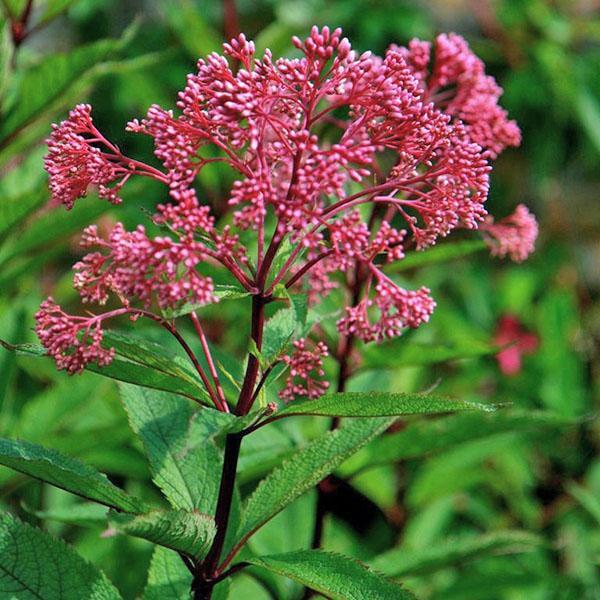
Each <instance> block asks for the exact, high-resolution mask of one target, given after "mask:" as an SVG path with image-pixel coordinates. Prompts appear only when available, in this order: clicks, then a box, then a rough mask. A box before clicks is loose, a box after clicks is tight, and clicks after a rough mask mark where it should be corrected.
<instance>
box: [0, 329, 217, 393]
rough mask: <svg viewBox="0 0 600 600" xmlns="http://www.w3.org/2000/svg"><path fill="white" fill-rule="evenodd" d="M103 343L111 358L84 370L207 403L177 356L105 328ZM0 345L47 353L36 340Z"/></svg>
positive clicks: (28, 353) (25, 353) (28, 352)
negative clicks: (157, 350)
mask: <svg viewBox="0 0 600 600" xmlns="http://www.w3.org/2000/svg"><path fill="white" fill-rule="evenodd" d="M113 342H114V345H113ZM104 345H105V346H107V347H114V348H115V351H116V353H115V357H114V358H113V360H112V361H111V362H110V364H108V365H106V366H104V367H99V366H98V365H97V364H95V363H88V364H87V365H86V366H85V369H86V371H91V372H92V373H97V374H98V375H102V376H104V377H108V378H109V379H115V380H117V381H122V382H125V383H132V384H136V385H139V386H143V387H148V388H152V389H156V390H163V391H169V392H173V393H176V394H181V395H182V396H186V397H187V398H191V399H194V400H196V401H199V402H204V403H205V404H210V403H211V402H210V399H209V397H208V394H207V393H206V391H205V390H204V388H202V387H200V385H199V384H198V383H197V382H196V381H194V380H193V379H192V376H191V371H189V370H188V369H187V365H185V363H184V362H183V361H182V360H180V358H179V357H177V356H172V358H171V361H169V359H168V358H167V357H166V356H167V355H166V354H163V355H160V354H158V353H153V352H152V351H151V348H152V347H153V346H154V345H152V344H150V343H149V342H145V341H143V340H139V339H136V338H127V337H125V336H121V335H119V334H116V333H114V332H111V331H106V332H105V336H104ZM0 346H2V347H4V348H5V349H6V350H10V351H12V352H16V353H17V354H21V355H23V356H29V357H30V358H46V357H47V356H46V352H45V350H44V348H43V346H41V345H39V344H10V343H9V342H6V341H4V340H2V339H0ZM159 348H160V347H159ZM163 352H164V351H163Z"/></svg>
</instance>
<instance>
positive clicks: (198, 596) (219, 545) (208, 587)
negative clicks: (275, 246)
mask: <svg viewBox="0 0 600 600" xmlns="http://www.w3.org/2000/svg"><path fill="white" fill-rule="evenodd" d="M266 302H267V301H266V300H265V298H264V296H263V295H262V294H257V295H255V296H253V297H252V325H251V332H250V333H251V336H252V339H253V340H254V343H255V344H256V346H257V348H259V349H260V348H261V345H262V336H263V329H264V324H265V303H266ZM258 371H259V363H258V359H257V358H256V357H255V356H254V355H253V354H250V355H249V356H248V365H247V367H246V374H245V376H244V382H243V384H242V389H241V391H240V395H239V398H238V403H237V406H236V408H235V414H236V415H239V416H242V415H245V414H247V413H248V411H249V410H250V408H251V407H252V399H253V391H254V385H255V383H256V378H257V376H258ZM242 437H243V436H242V434H240V433H235V434H229V435H228V436H227V438H226V440H225V456H224V458H223V470H222V472H221V484H220V487H219V497H218V499H217V509H216V512H215V523H216V525H217V533H216V535H215V539H214V540H213V543H212V546H211V548H210V550H209V552H208V554H207V556H206V558H205V559H204V561H203V562H202V563H200V564H199V565H198V567H197V571H196V576H195V578H194V582H193V584H192V589H193V591H194V600H210V598H211V596H212V592H213V588H214V586H215V585H216V581H215V579H216V578H217V577H218V567H219V560H220V559H221V553H222V551H223V546H224V544H225V537H226V535H227V525H228V523H229V515H230V513H231V502H232V499H233V492H234V490H235V476H236V471H237V463H238V458H239V455H240V447H241V444H242Z"/></svg>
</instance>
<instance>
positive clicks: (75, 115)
mask: <svg viewBox="0 0 600 600" xmlns="http://www.w3.org/2000/svg"><path fill="white" fill-rule="evenodd" d="M91 111H92V107H91V106H90V105H89V104H79V105H78V106H76V107H75V108H74V109H73V110H72V111H71V112H70V113H69V118H68V119H66V120H65V121H63V122H62V123H61V124H60V125H54V126H53V131H52V134H51V135H50V138H49V139H48V141H47V144H48V154H47V155H46V158H45V166H46V171H48V174H49V175H50V190H51V191H52V199H53V201H54V202H56V203H57V204H59V203H60V204H64V205H65V206H66V207H67V208H72V207H73V204H74V203H75V200H77V199H78V198H82V197H83V196H85V195H86V194H87V191H88V188H89V187H90V185H97V186H99V189H100V196H101V197H104V198H106V199H107V200H109V201H110V202H112V203H113V204H118V203H119V202H120V201H121V199H120V198H119V196H118V193H117V192H118V190H117V189H111V188H109V187H108V184H109V183H112V182H113V181H115V180H116V179H117V178H118V177H119V170H118V169H117V167H116V166H115V165H114V164H113V163H112V162H110V161H109V160H108V159H107V158H106V157H105V155H104V153H103V152H102V151H101V150H100V149H99V148H98V147H96V146H94V145H92V143H90V142H89V141H88V138H86V137H84V136H85V135H88V136H93V135H94V132H95V128H94V125H93V123H92V117H91Z"/></svg>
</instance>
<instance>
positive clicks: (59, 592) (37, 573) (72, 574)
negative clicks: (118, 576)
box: [0, 513, 121, 600]
mask: <svg viewBox="0 0 600 600" xmlns="http://www.w3.org/2000/svg"><path fill="white" fill-rule="evenodd" d="M0 597H4V598H22V599H26V598H36V599H42V600H81V599H82V598H86V599H89V600H117V599H119V598H121V596H120V594H119V592H118V591H117V589H116V588H115V587H114V586H113V585H112V583H110V581H109V580H108V579H107V578H106V576H105V575H104V574H103V573H102V572H101V571H99V570H98V569H97V568H96V567H94V566H92V565H91V564H90V563H88V562H87V561H85V560H84V559H83V558H82V557H81V556H79V555H78V554H77V553H76V552H75V551H74V550H72V549H71V548H69V547H68V546H67V545H66V544H65V543H64V542H62V541H61V540H57V539H54V538H52V537H51V536H49V535H48V534H47V533H44V532H43V531H40V530H39V529H35V528H33V527H31V526H30V525H26V524H25V523H22V522H21V521H18V520H17V519H15V518H13V517H12V516H10V515H8V514H6V513H3V514H0Z"/></svg>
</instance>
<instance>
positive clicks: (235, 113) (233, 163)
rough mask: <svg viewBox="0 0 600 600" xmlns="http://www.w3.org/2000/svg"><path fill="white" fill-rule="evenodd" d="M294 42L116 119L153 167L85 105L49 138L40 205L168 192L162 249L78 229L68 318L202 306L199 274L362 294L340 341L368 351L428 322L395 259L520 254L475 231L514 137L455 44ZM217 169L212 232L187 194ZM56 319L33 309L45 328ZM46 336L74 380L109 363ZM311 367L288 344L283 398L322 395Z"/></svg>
mask: <svg viewBox="0 0 600 600" xmlns="http://www.w3.org/2000/svg"><path fill="white" fill-rule="evenodd" d="M292 41H293V44H294V46H295V48H296V51H297V57H295V58H277V59H276V58H274V57H273V56H272V54H271V52H270V51H269V50H266V51H265V52H264V53H263V54H262V56H258V55H257V54H256V49H255V46H254V44H253V43H252V42H251V41H249V40H247V39H246V37H245V36H244V35H240V36H238V37H237V38H236V39H234V40H231V41H230V42H229V43H228V44H225V45H224V46H223V55H220V54H217V53H212V54H210V55H209V56H207V57H206V58H201V59H200V60H199V61H198V63H197V69H196V72H194V73H192V74H190V75H189V76H188V78H187V81H186V85H185V88H184V89H183V90H182V91H181V92H180V93H179V95H178V99H177V102H176V108H175V109H174V110H173V109H165V108H162V107H160V106H157V105H152V106H151V107H150V108H149V109H148V111H147V114H146V116H145V118H142V119H140V120H133V121H131V122H130V123H129V124H128V125H127V130H128V131H130V132H133V133H140V134H143V135H147V136H150V137H151V138H152V140H153V143H154V159H155V160H157V161H158V162H159V163H160V165H161V166H160V168H156V167H154V166H151V165H148V164H146V163H144V162H142V161H139V160H134V159H132V158H129V157H127V156H125V155H123V154H122V153H121V151H120V150H119V148H118V147H117V146H116V145H115V144H113V143H112V142H110V141H109V140H108V139H106V138H105V137H104V136H103V135H102V134H101V133H100V132H99V131H98V129H96V127H95V125H94V124H93V123H92V118H91V109H90V107H89V106H87V105H80V106H78V107H76V108H75V109H74V110H73V111H72V112H71V113H70V115H69V118H68V119H67V120H66V121H63V122H62V123H61V124H60V125H58V126H55V128H54V131H53V133H52V135H51V137H50V139H49V141H48V148H49V151H48V155H47V158H46V168H47V170H48V172H49V174H50V187H51V190H52V194H53V197H54V199H55V200H56V201H57V202H62V203H63V204H65V205H66V206H67V208H71V207H72V206H73V204H74V202H75V201H76V199H77V198H80V197H82V196H84V195H86V193H87V191H88V189H89V188H90V186H97V187H98V190H99V194H100V196H102V197H105V198H107V199H109V200H110V201H112V202H119V201H120V190H121V188H122V187H123V185H125V183H126V182H127V181H128V180H129V179H130V178H131V177H132V176H134V175H141V176H144V177H150V178H153V179H155V180H157V181H159V182H161V183H162V184H164V185H165V186H166V190H167V191H166V194H165V196H166V201H164V202H163V203H161V204H159V205H158V206H157V208H156V212H155V214H154V215H153V222H154V225H156V226H158V227H159V228H160V229H161V235H160V236H155V237H152V236H151V235H149V233H148V232H147V230H146V229H145V228H144V227H143V226H141V225H140V226H139V227H137V228H136V229H134V230H133V231H127V230H126V229H125V227H124V226H123V225H122V224H120V223H118V224H117V225H115V227H114V228H113V229H112V231H111V232H110V234H109V235H108V236H106V238H101V236H100V235H98V232H97V230H96V229H95V228H94V227H92V228H89V229H88V230H86V232H85V235H84V238H83V245H84V246H85V247H86V248H90V249H92V251H91V252H90V253H89V254H87V255H86V256H84V257H83V258H82V259H81V261H79V262H78V263H77V264H76V265H75V271H76V274H75V287H76V288H77V290H78V291H79V293H80V294H81V297H82V299H83V301H84V302H87V303H96V304H100V305H102V304H104V303H106V302H107V301H108V299H109V297H110V296H112V297H113V298H115V299H117V300H119V301H120V302H121V304H122V306H123V310H130V309H131V310H133V309H136V308H139V309H140V310H144V311H151V310H153V307H158V308H159V309H160V310H163V311H164V310H165V309H169V308H175V307H178V306H180V305H182V304H184V303H188V302H190V303H193V304H195V305H202V304H207V303H211V302H216V301H217V295H216V294H215V291H214V286H213V282H212V280H211V278H210V277H208V276H205V275H203V274H201V271H202V266H203V265H204V264H205V263H210V266H211V268H214V267H218V266H219V267H221V268H222V269H223V270H225V271H226V272H227V273H228V275H225V277H229V278H230V279H233V280H234V281H235V282H236V285H238V286H240V287H242V288H243V289H244V290H245V292H247V293H248V294H250V295H258V296H261V297H262V298H263V299H268V301H271V300H274V299H276V298H275V296H277V295H276V294H275V289H276V287H277V286H278V285H283V286H285V287H286V288H292V287H294V286H304V288H307V287H308V295H309V301H311V302H313V303H314V302H317V301H318V300H319V298H322V297H323V295H325V294H327V293H328V292H329V291H331V290H332V289H334V288H335V287H336V286H338V285H340V282H350V281H358V280H360V281H361V283H363V284H364V289H363V291H362V292H361V294H358V295H356V294H354V295H352V294H350V296H353V298H352V301H349V304H350V305H349V306H347V307H346V309H345V314H344V315H343V316H342V318H341V319H340V320H339V321H338V329H339V331H340V332H341V334H342V335H353V336H357V337H358V338H361V339H363V340H365V341H382V340H384V339H387V338H390V337H394V336H397V335H400V334H401V333H402V331H403V330H404V329H406V328H413V327H418V326H419V325H420V324H422V323H424V322H426V321H427V320H428V319H429V316H430V315H431V313H432V311H433V309H434V307H435V302H434V301H433V299H432V298H431V295H430V292H429V290H428V289H426V288H419V289H416V290H407V289H404V288H402V287H401V286H400V285H398V284H397V283H396V282H395V281H394V280H393V279H392V278H390V277H389V276H388V275H386V273H385V270H386V268H387V267H386V265H388V264H390V263H394V262H397V261H401V260H402V259H403V258H404V256H405V254H406V253H407V252H408V251H415V250H417V251H418V250H422V249H425V248H426V247H428V246H431V245H433V244H435V243H437V242H438V241H439V240H440V238H443V237H445V236H447V235H449V234H450V233H451V232H452V231H453V230H455V229H457V228H466V229H477V228H479V227H481V226H483V227H484V228H485V232H484V233H485V236H486V238H487V239H488V240H490V243H491V241H493V243H494V249H495V250H494V251H495V252H496V253H497V254H499V255H503V254H507V253H508V254H510V255H511V256H513V257H514V256H519V257H521V256H524V255H525V254H526V253H527V252H528V250H527V248H529V246H528V245H527V244H529V245H532V242H531V233H532V231H533V229H532V225H531V222H530V221H527V219H526V218H525V215H523V214H522V211H521V212H519V213H518V215H516V216H515V217H513V218H512V220H511V219H505V220H503V221H501V222H498V223H495V224H494V223H492V222H491V221H489V220H486V216H487V211H486V208H485V201H486V198H487V194H488V188H489V171H490V169H491V167H490V164H489V163H490V159H491V158H493V157H495V156H496V155H497V154H498V153H499V152H500V151H501V150H502V149H503V148H504V147H506V146H508V145H515V144H517V143H518V141H519V133H518V128H517V127H516V125H515V124H514V123H513V122H512V121H509V120H508V118H507V116H506V112H505V111H504V110H503V109H502V108H500V107H499V105H498V100H499V98H500V95H501V90H500V88H499V87H498V86H497V85H496V83H495V82H494V80H493V79H492V78H491V77H489V76H487V75H486V74H485V68H484V65H483V63H482V62H481V61H480V60H479V59H478V58H477V57H476V56H475V55H474V54H473V53H472V52H471V50H470V49H469V48H468V45H467V44H466V42H465V41H464V40H463V39H462V38H460V37H459V36H456V35H453V34H450V35H447V36H439V37H438V38H437V40H436V43H435V48H434V49H432V47H431V46H430V45H429V44H428V43H426V42H420V41H416V40H415V41H413V42H411V43H410V44H409V46H408V47H407V48H400V47H396V46H392V47H390V48H389V49H388V51H387V52H386V53H385V55H384V56H382V57H378V56H374V55H372V54H371V53H370V52H365V53H362V54H359V53H357V52H356V51H354V50H353V49H352V47H351V44H350V42H349V41H348V40H347V39H346V38H344V37H342V32H341V30H340V29H334V30H331V29H329V28H327V27H323V28H321V29H319V28H317V27H314V28H313V29H312V30H311V32H310V35H309V36H308V37H307V38H306V39H304V40H301V39H299V38H296V37H295V38H293V40H292ZM215 162H219V163H223V164H224V165H226V166H228V167H229V168H230V169H231V170H232V172H233V174H234V177H233V179H234V180H235V181H234V183H233V185H232V188H231V190H230V191H229V193H228V195H227V198H226V200H227V206H225V207H224V208H225V210H229V213H230V214H227V215H225V217H224V218H223V219H221V220H219V219H217V217H216V216H215V215H213V214H212V213H211V208H210V206H209V205H208V204H207V203H206V202H204V201H203V199H202V196H201V194H200V193H199V192H197V191H196V189H195V187H194V183H195V181H196V179H197V176H198V175H199V174H200V173H201V171H202V170H203V169H205V168H209V167H210V165H211V164H212V163H215ZM223 223H225V225H223ZM527 223H529V225H527ZM513 230H518V231H519V232H520V233H519V235H520V236H521V237H520V238H519V239H521V242H520V244H521V245H518V244H517V242H516V241H515V240H516V238H511V237H510V235H512V234H511V233H510V232H511V231H513ZM527 235H529V237H527ZM523 236H525V238H524V237H523ZM523 239H525V240H526V241H523ZM242 240H243V242H242ZM248 240H251V242H250V243H248ZM527 240H529V241H527ZM359 275H360V276H359ZM50 307H52V311H54V312H52V311H50ZM56 311H60V309H58V307H55V305H53V304H52V305H48V307H46V310H45V312H44V313H43V314H42V317H43V320H44V322H47V320H48V318H49V317H45V316H44V315H50V314H52V315H55V316H56V315H59V312H56ZM60 314H62V315H63V316H62V317H61V318H62V319H63V321H64V322H65V327H66V323H67V321H68V319H67V318H66V317H65V316H64V313H60ZM56 318H58V317H56ZM92 319H93V318H92ZM77 323H79V321H77ZM91 323H93V325H90V329H88V330H87V331H89V332H96V333H95V334H94V335H96V336H97V337H98V336H101V334H100V333H97V332H98V331H100V330H99V325H98V321H93V320H92V321H91ZM40 331H41V332H42V333H44V332H49V331H55V329H52V328H47V327H43V328H42V329H40ZM44 335H45V336H46V338H45V339H46V342H45V345H46V347H47V348H49V349H50V348H52V351H51V352H52V353H53V354H54V355H55V356H59V355H60V354H61V352H62V356H63V360H70V361H73V360H75V359H73V358H70V357H73V356H79V358H78V359H77V360H78V361H79V362H76V363H73V364H75V365H76V368H75V367H74V368H73V370H75V371H76V370H78V368H79V365H81V364H82V363H85V361H87V360H92V359H93V357H94V353H93V350H92V349H94V348H95V349H96V354H97V357H98V358H99V359H100V360H103V361H105V360H109V357H108V355H105V354H99V352H100V351H99V350H98V348H99V346H98V345H96V344H95V342H94V339H95V338H93V336H92V337H90V336H91V335H92V333H88V334H87V335H88V337H87V338H86V339H87V341H86V345H80V346H77V345H76V344H74V343H70V344H66V342H65V341H63V342H61V343H60V344H58V345H54V346H51V339H50V338H51V334H50V333H44ZM65 339H66V338H65ZM71 341H72V340H71ZM88 348H89V349H88ZM60 349H62V350H60ZM84 351H85V352H87V354H85V352H84ZM324 352H325V350H324V347H322V346H321V345H319V344H317V345H316V346H315V347H314V348H313V346H312V342H311V343H310V344H309V343H308V342H306V341H299V342H297V345H296V349H295V351H294V353H292V355H290V356H289V357H287V358H286V359H285V361H286V362H287V364H288V366H289V367H290V373H291V372H292V371H294V372H295V373H296V374H295V375H293V376H292V375H290V377H291V379H288V383H287V385H286V390H287V391H285V392H284V397H288V398H289V397H291V395H305V396H308V397H314V395H315V394H316V393H317V391H318V390H323V389H324V387H323V386H324V384H323V383H315V382H312V383H309V382H308V381H309V380H308V379H306V378H307V377H309V376H310V378H312V376H313V375H314V374H315V373H316V374H317V375H318V374H320V373H321V370H322V365H321V362H320V361H321V359H322V357H323V356H324ZM310 381H312V379H310Z"/></svg>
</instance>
